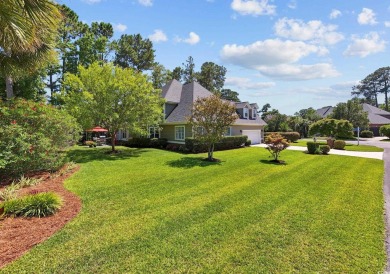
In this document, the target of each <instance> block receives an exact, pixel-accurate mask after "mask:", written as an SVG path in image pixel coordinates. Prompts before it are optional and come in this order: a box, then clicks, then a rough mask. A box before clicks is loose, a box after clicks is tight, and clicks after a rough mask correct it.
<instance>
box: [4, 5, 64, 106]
mask: <svg viewBox="0 0 390 274" xmlns="http://www.w3.org/2000/svg"><path fill="white" fill-rule="evenodd" d="M60 19H61V16H60V13H59V11H58V9H57V7H56V5H55V4H54V3H53V2H51V1H49V0H3V1H0V29H1V30H2V31H1V32H0V64H2V65H1V66H0V74H1V75H2V76H3V77H4V78H5V81H6V94H7V98H12V97H13V96H14V94H13V81H14V79H15V78H17V77H18V76H20V75H22V74H23V73H22V71H23V70H30V71H35V70H37V69H39V68H40V67H42V66H43V64H45V63H46V62H47V58H48V56H50V54H51V53H52V46H53V41H54V36H55V34H56V32H57V27H58V24H59V21H60Z"/></svg>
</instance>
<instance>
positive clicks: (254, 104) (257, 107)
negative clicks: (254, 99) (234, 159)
mask: <svg viewBox="0 0 390 274" xmlns="http://www.w3.org/2000/svg"><path fill="white" fill-rule="evenodd" d="M251 107H252V108H256V109H259V106H258V105H257V104H256V103H253V104H251Z"/></svg>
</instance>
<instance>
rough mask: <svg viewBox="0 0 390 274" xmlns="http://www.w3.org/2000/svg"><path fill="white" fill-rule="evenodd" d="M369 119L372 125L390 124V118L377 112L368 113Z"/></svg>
mask: <svg viewBox="0 0 390 274" xmlns="http://www.w3.org/2000/svg"><path fill="white" fill-rule="evenodd" d="M385 112H386V111H385ZM368 120H369V121H370V125H387V124H390V119H388V118H386V117H383V116H380V115H378V114H375V113H368Z"/></svg>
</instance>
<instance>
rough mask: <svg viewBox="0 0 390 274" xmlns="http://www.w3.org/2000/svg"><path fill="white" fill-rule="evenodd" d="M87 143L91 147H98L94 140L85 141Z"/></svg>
mask: <svg viewBox="0 0 390 274" xmlns="http://www.w3.org/2000/svg"><path fill="white" fill-rule="evenodd" d="M85 145H86V146H89V147H96V143H95V142H94V141H85Z"/></svg>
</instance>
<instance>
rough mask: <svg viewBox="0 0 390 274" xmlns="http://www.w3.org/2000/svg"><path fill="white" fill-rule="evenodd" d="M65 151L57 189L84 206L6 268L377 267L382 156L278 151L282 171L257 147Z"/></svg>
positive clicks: (340, 269)
mask: <svg viewBox="0 0 390 274" xmlns="http://www.w3.org/2000/svg"><path fill="white" fill-rule="evenodd" d="M72 153H73V155H72V156H73V157H74V158H76V159H78V160H79V162H81V163H82V168H81V170H80V171H79V172H78V174H75V176H73V177H72V178H71V179H69V180H68V181H67V182H66V186H67V187H68V188H70V189H71V190H72V191H74V192H76V193H77V194H78V195H80V196H81V198H82V200H83V210H82V213H81V214H80V215H79V216H78V217H77V218H76V219H75V220H74V221H72V222H71V223H70V224H68V225H67V226H66V227H65V228H64V229H63V230H62V231H60V232H59V233H57V234H56V235H55V236H54V237H52V238H51V239H50V240H48V241H46V242H45V243H44V244H42V245H40V246H38V247H36V248H34V249H33V250H32V251H31V252H29V253H28V254H26V255H25V256H24V257H23V258H21V259H20V260H18V261H17V262H16V263H15V264H13V265H11V266H9V267H7V268H5V269H4V270H3V271H5V273H6V271H11V272H15V273H18V272H20V273H22V272H26V271H27V272H28V270H29V269H30V270H31V269H34V270H36V272H56V273H96V272H99V273H113V272H133V273H134V272H153V273H154V272H157V273H161V272H234V273H248V272H291V271H299V272H314V271H321V272H328V271H331V272H332V271H333V272H350V271H352V272H361V271H381V270H383V267H384V264H385V253H384V247H383V237H384V236H383V233H384V225H383V216H382V213H383V209H382V208H383V198H382V191H381V188H382V187H381V186H382V177H383V162H382V161H379V160H371V159H363V158H352V157H341V156H333V155H330V156H318V155H306V154H303V153H302V152H296V151H285V152H283V153H282V159H283V160H286V161H287V163H288V164H287V165H284V166H280V165H272V164H267V163H266V162H267V160H268V154H267V153H268V152H267V151H265V149H260V148H246V149H239V150H232V151H223V152H217V153H216V154H215V156H216V157H217V158H220V159H222V160H223V162H222V163H220V164H208V163H205V162H202V161H201V160H200V159H201V158H202V157H205V155H182V154H177V153H171V152H167V151H160V150H153V149H150V150H148V149H145V150H135V149H124V150H123V153H121V155H120V156H119V157H118V158H112V157H113V156H108V155H105V154H104V153H103V151H99V150H83V149H77V150H75V151H73V152H72ZM91 154H92V155H91ZM85 158H87V159H85ZM83 159H84V160H83ZM264 160H266V161H264ZM366 170H369V171H370V172H366Z"/></svg>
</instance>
